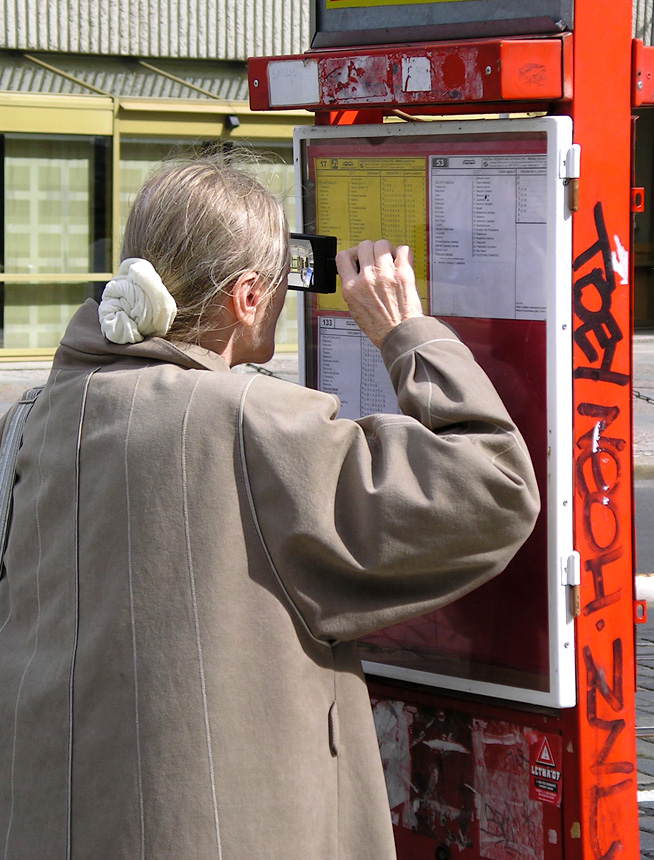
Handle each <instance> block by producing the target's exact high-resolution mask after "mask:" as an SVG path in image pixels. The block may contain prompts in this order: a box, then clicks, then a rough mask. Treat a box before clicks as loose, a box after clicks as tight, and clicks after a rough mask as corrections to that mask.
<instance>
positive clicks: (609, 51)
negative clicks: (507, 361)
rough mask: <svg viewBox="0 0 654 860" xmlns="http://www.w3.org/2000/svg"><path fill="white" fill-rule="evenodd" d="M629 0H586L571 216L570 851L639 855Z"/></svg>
mask: <svg viewBox="0 0 654 860" xmlns="http://www.w3.org/2000/svg"><path fill="white" fill-rule="evenodd" d="M631 11H632V9H631V2H630V0H576V3H575V21H574V34H573V38H574V44H573V48H574V50H573V57H574V97H573V102H572V105H571V109H570V113H571V115H572V117H573V120H574V140H575V142H576V143H579V144H581V179H580V182H579V211H578V212H577V213H576V214H575V215H574V216H573V218H574V220H573V261H572V267H573V350H574V351H573V375H574V396H573V400H574V404H573V405H574V454H575V476H574V478H575V492H574V529H575V548H576V549H577V550H578V551H579V552H580V554H581V571H582V583H581V615H580V617H579V619H578V623H577V665H578V692H579V699H578V706H577V708H576V709H575V711H574V713H570V714H567V715H565V721H566V723H567V724H568V730H567V732H566V735H567V737H564V744H565V745H566V748H567V750H568V751H569V752H571V753H572V755H571V756H570V758H571V759H572V760H574V763H575V764H574V767H575V768H577V769H578V773H577V774H576V776H575V778H574V779H572V780H571V779H568V780H567V781H566V788H565V791H564V797H565V800H564V819H565V820H564V832H565V854H564V856H565V857H566V858H569V860H570V858H575V857H580V858H584V860H590V858H594V860H600V858H602V860H609V858H613V857H617V856H620V857H625V858H637V857H638V856H639V852H638V807H637V800H636V789H637V779H636V753H635V730H634V729H635V716H634V715H635V701H634V689H635V679H634V642H633V627H632V625H633V611H634V610H633V578H632V577H633V572H632V546H631V541H632V528H631V518H632V510H631V506H632V499H631V438H632V434H631V408H630V406H631V337H630V330H631V317H630V302H631V298H630V285H629V272H630V267H629V256H628V254H629V251H630V239H631V236H630V186H631V176H630V162H631V145H630V135H631V126H630V107H631V105H630V102H631V74H630V57H631Z"/></svg>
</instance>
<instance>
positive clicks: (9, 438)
mask: <svg viewBox="0 0 654 860" xmlns="http://www.w3.org/2000/svg"><path fill="white" fill-rule="evenodd" d="M21 430H22V428H21ZM18 431H19V427H18V425H17V424H14V425H13V426H12V425H10V427H9V432H8V434H7V438H6V440H5V444H6V445H7V446H8V447H9V446H11V445H13V440H14V437H15V436H16V434H17V433H18ZM7 477H8V476H3V479H6V478H7ZM2 563H3V562H2V558H0V565H2ZM2 578H3V573H2V567H0V579H2ZM9 599H10V601H11V594H9ZM13 611H14V607H13V604H11V603H10V605H9V615H7V617H6V619H5V621H4V623H3V625H2V627H0V633H2V631H3V630H4V629H5V627H6V626H7V624H9V621H10V620H11V616H12V613H13Z"/></svg>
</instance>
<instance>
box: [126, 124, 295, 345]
mask: <svg viewBox="0 0 654 860" xmlns="http://www.w3.org/2000/svg"><path fill="white" fill-rule="evenodd" d="M216 143H217V142H215V143H214V145H215V144H216ZM207 145H211V143H210V142H208V141H205V142H204V143H202V144H195V145H194V144H189V141H188V140H186V141H184V140H175V139H172V138H170V139H167V140H139V139H136V138H123V139H122V140H121V144H120V229H121V233H122V231H123V229H124V226H125V222H126V221H127V215H128V213H129V208H130V206H131V205H132V202H133V201H134V197H135V196H136V193H137V192H138V190H139V188H140V187H141V185H142V184H143V182H144V181H145V180H146V179H147V177H148V176H149V174H150V172H151V171H152V170H153V168H154V167H155V166H156V165H157V164H159V162H161V161H162V160H163V159H165V158H170V157H173V156H175V155H176V154H183V153H185V152H186V153H188V152H189V151H191V152H192V151H193V150H194V149H199V150H201V149H202V148H204V147H206V146H207ZM236 145H238V144H236ZM264 151H265V152H266V153H271V154H272V155H273V156H274V158H275V160H274V162H272V163H270V161H268V162H262V163H261V164H258V165H256V167H255V173H256V175H257V177H258V179H259V180H260V182H261V183H262V184H263V185H264V186H265V187H266V188H269V189H270V190H271V191H272V192H273V194H275V195H277V196H278V197H279V198H280V200H281V201H282V204H283V206H284V210H285V212H286V217H287V218H288V223H289V225H290V228H291V230H293V229H295V192H294V182H293V154H292V150H291V147H290V145H289V146H287V147H280V146H276V147H274V148H273V147H266V148H265V150H264ZM276 345H277V349H278V350H280V351H282V352H294V351H296V350H297V295H296V293H295V292H293V291H289V293H288V295H287V298H286V302H285V303H284V308H283V310H282V313H281V315H280V318H279V322H278V324H277V335H276Z"/></svg>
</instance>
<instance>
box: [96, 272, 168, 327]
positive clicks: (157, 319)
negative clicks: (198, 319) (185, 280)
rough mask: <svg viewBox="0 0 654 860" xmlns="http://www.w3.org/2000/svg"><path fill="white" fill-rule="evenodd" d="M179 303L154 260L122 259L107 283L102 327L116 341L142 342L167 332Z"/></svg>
mask: <svg viewBox="0 0 654 860" xmlns="http://www.w3.org/2000/svg"><path fill="white" fill-rule="evenodd" d="M176 313H177V305H176V304H175V299H174V298H173V297H172V296H171V295H170V293H169V292H168V290H167V289H166V287H165V286H164V283H163V281H162V280H161V278H160V277H159V275H158V274H157V272H156V270H155V268H154V266H153V265H152V263H149V262H148V261H147V260H143V259H141V258H139V257H130V258H129V259H127V260H123V261H122V263H121V264H120V268H119V269H118V274H117V275H116V277H115V278H113V279H112V280H111V281H109V282H108V284H107V286H106V287H105V288H104V291H103V293H102V301H101V302H100V307H99V309H98V316H99V318H100V328H101V329H102V334H103V335H104V336H105V337H106V338H107V340H110V341H112V342H113V343H139V342H140V341H142V340H143V338H144V337H149V336H152V335H165V334H166V333H167V332H168V330H169V328H170V326H171V325H172V323H173V320H174V319H175V315H176Z"/></svg>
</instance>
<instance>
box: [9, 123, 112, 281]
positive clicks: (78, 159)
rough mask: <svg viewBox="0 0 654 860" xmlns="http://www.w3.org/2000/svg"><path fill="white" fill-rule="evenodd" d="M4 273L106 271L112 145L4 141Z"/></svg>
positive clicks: (27, 139)
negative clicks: (109, 167)
mask: <svg viewBox="0 0 654 860" xmlns="http://www.w3.org/2000/svg"><path fill="white" fill-rule="evenodd" d="M4 147H5V165H4V167H5V170H4V176H5V208H4V241H5V259H4V266H5V268H4V270H5V272H7V273H19V272H20V273H30V274H42V273H56V274H63V273H83V272H89V271H106V270H107V267H108V266H109V263H108V259H109V254H110V238H109V236H110V232H109V231H110V218H109V217H108V206H109V203H110V197H109V195H108V194H107V189H108V185H109V183H108V179H110V171H109V170H108V165H109V163H110V161H109V159H110V141H109V140H108V139H103V138H100V139H95V138H77V137H67V138H65V139H64V138H54V137H49V136H46V135H38V136H37V135H31V136H27V135H6V136H5V140H4Z"/></svg>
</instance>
